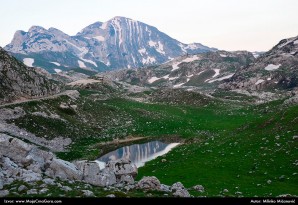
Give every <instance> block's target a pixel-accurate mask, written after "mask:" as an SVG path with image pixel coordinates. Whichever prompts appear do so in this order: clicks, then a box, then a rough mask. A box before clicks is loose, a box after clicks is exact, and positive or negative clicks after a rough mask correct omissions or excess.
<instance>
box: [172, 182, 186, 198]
mask: <svg viewBox="0 0 298 205" xmlns="http://www.w3.org/2000/svg"><path fill="white" fill-rule="evenodd" d="M171 190H172V192H173V196H177V197H190V194H189V192H188V191H187V189H185V187H184V186H183V184H182V183H181V182H176V183H175V184H173V185H172V186H171Z"/></svg>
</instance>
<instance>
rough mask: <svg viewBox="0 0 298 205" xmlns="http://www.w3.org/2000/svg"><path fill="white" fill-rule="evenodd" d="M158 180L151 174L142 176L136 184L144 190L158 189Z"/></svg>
mask: <svg viewBox="0 0 298 205" xmlns="http://www.w3.org/2000/svg"><path fill="white" fill-rule="evenodd" d="M160 186H161V185H160V181H159V180H158V179H157V178H156V177H154V176H152V177H143V178H142V179H141V180H140V181H139V182H138V184H137V187H138V188H139V189H145V190H160Z"/></svg>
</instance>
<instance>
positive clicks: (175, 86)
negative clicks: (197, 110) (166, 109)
mask: <svg viewBox="0 0 298 205" xmlns="http://www.w3.org/2000/svg"><path fill="white" fill-rule="evenodd" d="M182 85H184V83H180V84H177V85H174V86H173V87H174V88H179V87H181V86H182Z"/></svg>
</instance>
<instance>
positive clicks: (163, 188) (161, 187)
mask: <svg viewBox="0 0 298 205" xmlns="http://www.w3.org/2000/svg"><path fill="white" fill-rule="evenodd" d="M160 191H163V192H171V187H170V186H168V185H165V184H161V185H160Z"/></svg>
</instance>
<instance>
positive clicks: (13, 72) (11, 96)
mask: <svg viewBox="0 0 298 205" xmlns="http://www.w3.org/2000/svg"><path fill="white" fill-rule="evenodd" d="M0 82H1V83H0V90H1V93H0V104H3V103H7V102H12V101H15V100H19V99H23V98H38V97H42V96H49V95H52V94H55V93H57V92H59V86H58V84H57V83H56V82H54V81H52V80H50V79H48V78H46V77H45V76H43V75H40V74H39V73H38V72H36V71H35V69H34V68H29V67H27V66H25V65H24V64H23V63H21V62H19V61H18V60H17V59H15V58H14V57H12V56H10V55H9V54H8V53H7V52H6V51H5V50H4V49H2V48H1V47H0Z"/></svg>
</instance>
